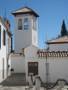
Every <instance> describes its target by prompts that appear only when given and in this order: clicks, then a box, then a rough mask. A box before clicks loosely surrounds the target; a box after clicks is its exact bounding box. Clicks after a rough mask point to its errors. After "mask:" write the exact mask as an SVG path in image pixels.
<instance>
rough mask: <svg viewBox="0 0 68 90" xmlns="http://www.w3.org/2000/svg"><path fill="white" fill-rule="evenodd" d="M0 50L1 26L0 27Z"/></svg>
mask: <svg viewBox="0 0 68 90" xmlns="http://www.w3.org/2000/svg"><path fill="white" fill-rule="evenodd" d="M0 48H1V25H0Z"/></svg>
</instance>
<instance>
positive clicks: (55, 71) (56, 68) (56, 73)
mask: <svg viewBox="0 0 68 90" xmlns="http://www.w3.org/2000/svg"><path fill="white" fill-rule="evenodd" d="M47 60H48V63H49V81H50V82H56V81H57V79H59V78H62V79H66V80H67V81H68V71H67V68H68V57H64V58H59V57H50V58H47ZM28 62H38V73H39V76H40V77H41V79H42V81H43V82H45V81H46V58H36V59H34V58H30V59H28V60H27V65H26V67H27V70H26V79H27V81H28Z"/></svg>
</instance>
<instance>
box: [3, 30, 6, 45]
mask: <svg viewBox="0 0 68 90" xmlns="http://www.w3.org/2000/svg"><path fill="white" fill-rule="evenodd" d="M3 45H6V32H5V30H4V31H3Z"/></svg>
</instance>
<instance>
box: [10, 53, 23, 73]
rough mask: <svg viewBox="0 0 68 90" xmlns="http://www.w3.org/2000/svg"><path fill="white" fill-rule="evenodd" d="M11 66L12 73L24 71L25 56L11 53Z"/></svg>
mask: <svg viewBox="0 0 68 90" xmlns="http://www.w3.org/2000/svg"><path fill="white" fill-rule="evenodd" d="M11 68H12V69H14V72H13V73H25V57H24V56H22V55H20V54H17V55H11Z"/></svg>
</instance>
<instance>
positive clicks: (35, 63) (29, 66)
mask: <svg viewBox="0 0 68 90" xmlns="http://www.w3.org/2000/svg"><path fill="white" fill-rule="evenodd" d="M12 14H13V15H14V17H15V29H14V30H15V31H14V51H13V52H11V51H12V49H11V46H12V44H11V35H10V36H9V35H8V34H7V33H10V32H8V31H7V30H5V31H6V32H7V33H6V35H7V36H6V37H7V40H6V42H7V43H6V45H5V46H3V45H1V46H3V48H1V51H0V55H1V59H2V60H1V61H3V62H1V66H2V65H3V64H4V60H3V57H5V65H6V66H2V67H8V66H9V68H6V70H7V73H8V74H6V75H7V76H8V75H10V74H12V73H25V74H26V81H27V82H28V80H29V76H30V75H33V79H34V80H35V77H36V76H37V75H38V76H40V78H41V80H42V81H43V82H46V81H47V77H48V80H49V82H56V80H57V79H65V80H67V81H68V71H67V68H68V36H64V37H60V38H56V39H55V40H49V41H47V45H48V48H47V49H39V48H38V17H39V15H38V14H37V13H36V12H35V11H34V10H32V9H30V8H28V7H23V8H21V9H18V10H16V11H14V12H12ZM2 26H3V27H5V26H4V25H2ZM5 29H6V27H5ZM2 32H3V30H2ZM1 34H2V33H1ZM1 36H2V35H1ZM8 39H10V40H9V42H10V44H9V43H8ZM1 42H2V38H1ZM1 44H2V43H1ZM4 49H5V50H4ZM3 51H4V52H5V53H4V55H2V52H3ZM7 57H8V59H7ZM1 70H2V71H1V74H0V75H2V76H1V77H3V73H5V71H4V69H3V68H1ZM47 74H48V76H47Z"/></svg>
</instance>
